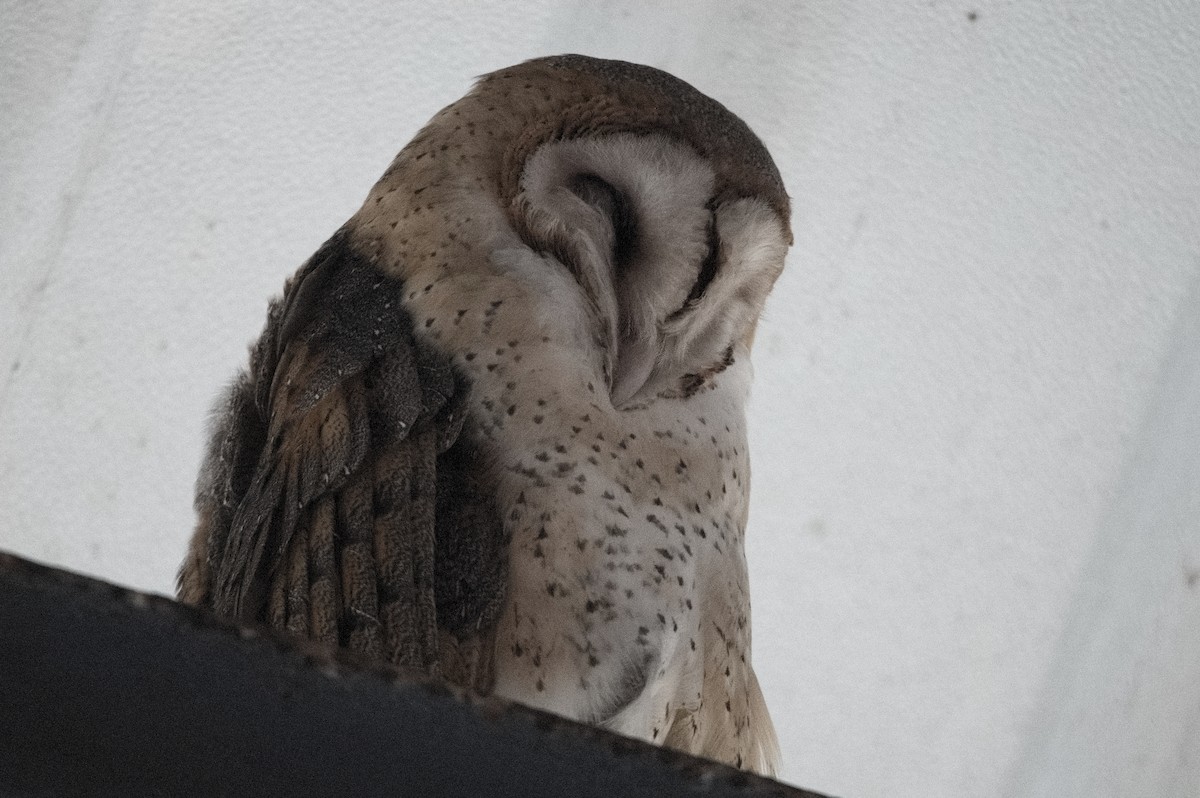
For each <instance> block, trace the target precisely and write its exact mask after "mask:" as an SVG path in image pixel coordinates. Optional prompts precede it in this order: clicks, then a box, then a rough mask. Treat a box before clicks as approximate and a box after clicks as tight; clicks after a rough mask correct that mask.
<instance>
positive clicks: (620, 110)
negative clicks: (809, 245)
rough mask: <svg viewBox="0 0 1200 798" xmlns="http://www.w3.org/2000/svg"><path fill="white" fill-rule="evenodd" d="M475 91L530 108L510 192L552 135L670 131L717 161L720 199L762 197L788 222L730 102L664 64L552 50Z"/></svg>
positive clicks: (511, 162)
mask: <svg viewBox="0 0 1200 798" xmlns="http://www.w3.org/2000/svg"><path fill="white" fill-rule="evenodd" d="M473 95H474V96H475V97H477V98H479V99H481V100H485V101H487V102H489V103H496V102H500V101H502V102H504V103H506V104H510V105H509V107H521V108H522V110H524V109H528V111H529V113H528V114H527V116H526V119H525V120H524V123H523V126H522V128H521V132H520V134H519V136H518V137H517V139H516V140H515V141H514V142H513V146H511V147H510V148H509V149H508V151H507V152H506V153H505V158H504V161H505V163H504V172H503V175H502V178H501V190H502V192H503V194H504V196H505V197H506V198H508V197H512V196H514V195H515V194H516V192H517V184H518V182H519V180H520V175H521V171H522V169H523V167H524V164H525V161H526V160H527V159H528V157H529V156H530V155H531V154H532V153H533V152H534V151H535V150H536V149H537V148H538V147H539V146H541V145H542V144H545V143H547V142H549V141H554V140H565V139H574V138H580V137H585V136H586V137H592V136H601V135H608V134H615V133H635V134H636V133H650V132H654V133H659V134H661V133H664V132H665V133H669V134H671V135H674V136H676V137H677V138H679V139H681V140H683V141H685V142H687V144H688V145H690V146H691V147H692V148H693V149H694V150H695V151H696V152H697V154H699V155H700V156H701V157H703V158H705V159H706V160H708V161H709V162H710V163H711V164H712V165H713V167H714V170H715V171H716V173H717V185H716V195H715V197H714V200H715V202H717V203H720V202H724V201H728V200H732V199H737V198H739V197H758V198H760V199H762V200H763V201H764V202H766V203H767V204H768V205H770V206H771V208H772V209H773V210H774V211H775V212H776V213H777V214H779V217H780V219H782V220H783V222H784V224H785V225H787V224H788V220H789V218H790V205H789V201H788V196H787V192H786V191H785V190H784V186H783V180H782V178H780V175H779V169H778V168H777V167H776V166H775V162H774V161H773V160H772V159H771V156H770V154H769V153H768V152H767V149H766V147H765V146H763V143H762V141H760V140H759V138H758V137H757V136H756V135H754V133H753V132H752V131H751V130H750V128H749V127H748V126H747V125H746V123H745V122H743V121H742V120H741V119H740V118H739V117H738V116H737V115H735V114H734V113H733V112H731V111H730V110H729V109H727V108H726V107H725V106H723V105H721V104H720V103H719V102H717V101H716V100H714V99H712V98H711V97H709V96H708V95H706V94H703V93H701V92H700V91H698V90H697V89H695V88H694V87H693V86H691V85H690V84H688V83H685V82H684V81H682V80H680V79H679V78H677V77H675V76H674V75H671V74H669V73H667V72H663V71H662V70H660V69H655V68H654V67H649V66H644V65H642V64H632V63H629V62H627V61H613V60H606V59H601V58H591V57H589V56H584V55H560V56H551V57H547V58H538V59H534V60H532V61H526V62H524V63H522V64H518V65H516V66H513V67H509V68H507V69H502V70H499V71H497V72H493V73H491V74H490V75H486V76H484V77H483V78H482V79H481V80H480V82H479V84H478V86H477V87H476V89H475V92H473ZM529 100H532V102H529ZM551 104H552V106H553V107H546V106H549V105H551ZM789 235H790V227H789Z"/></svg>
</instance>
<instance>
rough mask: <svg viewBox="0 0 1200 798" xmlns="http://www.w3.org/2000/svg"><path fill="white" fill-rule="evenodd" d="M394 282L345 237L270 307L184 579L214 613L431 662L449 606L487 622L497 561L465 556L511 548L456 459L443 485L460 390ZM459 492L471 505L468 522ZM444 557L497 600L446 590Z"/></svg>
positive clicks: (499, 588)
mask: <svg viewBox="0 0 1200 798" xmlns="http://www.w3.org/2000/svg"><path fill="white" fill-rule="evenodd" d="M402 292H403V283H402V282H401V281H399V280H398V279H396V278H394V277H386V276H384V275H383V274H381V273H380V272H379V271H377V270H376V269H375V268H374V267H373V266H371V264H370V263H368V262H367V260H366V259H365V258H363V257H362V256H360V255H359V254H358V253H357V252H355V251H354V249H353V247H351V246H350V245H349V244H348V243H347V237H346V235H345V234H344V233H339V234H338V235H335V236H334V238H333V239H331V240H330V241H329V242H328V243H327V244H326V245H325V246H323V247H322V248H321V249H320V250H319V251H318V252H317V254H316V255H314V256H313V257H312V258H311V259H309V261H308V262H307V263H306V264H305V265H304V266H303V267H301V269H300V270H299V272H298V273H297V275H296V277H294V278H293V279H292V280H291V281H289V283H288V285H287V286H286V287H285V290H284V296H283V297H282V298H281V299H280V300H278V301H276V302H274V303H272V305H271V308H270V310H269V312H268V318H267V326H266V329H265V330H264V331H263V334H262V336H261V337H260V339H259V341H258V342H257V343H256V345H255V346H254V348H253V349H252V351H251V358H250V368H249V370H248V371H247V372H245V373H243V374H242V375H241V376H240V377H239V378H238V379H237V380H236V381H235V383H234V384H233V386H232V387H231V388H230V390H229V393H228V395H227V398H226V400H225V403H224V405H223V407H222V409H221V411H220V418H219V422H218V424H217V425H216V427H215V429H214V431H213V434H212V438H211V443H210V446H209V453H208V457H207V459H206V462H205V466H204V468H203V470H202V472H201V477H200V480H199V482H198V487H197V499H196V508H197V514H198V522H197V526H196V532H195V535H194V537H193V540H192V544H191V547H190V550H189V554H188V557H187V558H186V560H185V562H184V564H183V567H182V569H181V572H180V576H179V590H180V598H181V599H183V600H184V601H187V602H189V603H192V604H198V605H201V606H208V607H211V608H213V609H215V610H216V611H217V612H219V613H221V614H225V615H229V616H233V617H237V618H240V619H243V620H251V621H260V622H265V623H268V624H270V625H272V626H274V627H276V628H279V629H284V630H287V631H289V632H292V633H295V634H301V635H307V636H310V637H312V638H313V639H316V640H320V641H324V642H328V643H331V644H339V645H343V646H347V647H349V648H351V649H353V650H355V651H358V652H360V653H363V654H366V655H368V656H380V657H384V658H386V659H387V660H388V661H390V662H392V663H395V664H399V665H407V666H413V667H417V668H421V669H423V670H425V671H427V672H432V671H433V670H435V669H436V667H437V661H438V654H439V645H440V644H439V637H438V630H439V626H440V625H442V624H439V617H438V613H439V612H444V613H445V615H446V617H447V620H448V621H450V622H451V623H450V625H451V626H452V627H453V630H454V631H455V632H457V633H461V634H463V635H464V637H467V636H469V635H471V634H476V633H478V631H479V630H480V629H486V628H489V627H490V626H491V623H492V621H493V620H494V615H495V612H496V611H497V610H498V608H499V605H500V601H501V599H502V598H503V594H504V589H505V582H504V579H503V574H504V570H503V568H502V567H497V566H496V565H495V564H494V563H488V567H487V568H486V569H484V570H483V571H482V572H481V573H480V574H479V576H480V579H478V580H476V578H475V577H476V574H474V573H471V572H470V571H468V570H462V569H463V568H470V567H473V566H474V562H475V561H474V560H466V559H464V558H463V557H462V556H461V550H463V549H464V548H466V547H468V546H469V545H474V544H475V543H477V542H481V541H482V542H490V543H489V545H487V546H486V547H485V551H486V553H487V554H488V556H491V557H492V558H493V559H503V558H502V555H501V553H502V548H501V547H502V539H503V533H502V531H501V524H500V520H499V518H498V516H497V515H496V513H495V512H494V510H492V509H491V503H490V498H489V497H488V496H489V494H487V492H486V489H485V488H483V487H482V486H480V485H477V484H468V483H467V481H465V480H464V479H463V478H462V477H461V475H460V474H459V473H458V472H460V471H461V470H462V464H461V462H460V461H461V459H462V456H461V454H458V455H455V456H454V457H451V458H450V459H449V461H448V462H450V463H451V466H450V470H451V473H452V474H454V478H453V479H452V480H450V481H447V482H445V484H441V479H442V478H441V475H440V473H439V469H440V464H441V462H442V459H443V458H442V457H441V456H442V455H443V454H444V453H445V452H447V450H449V449H450V448H451V447H452V446H457V447H458V450H457V451H460V452H461V450H464V449H467V448H470V443H469V441H466V440H465V439H463V440H460V433H461V431H462V428H463V421H464V413H463V410H462V408H463V396H464V394H465V392H466V385H465V383H464V381H463V380H462V378H461V377H460V376H459V375H458V374H457V373H456V372H455V369H454V368H453V366H452V365H451V363H450V362H449V360H448V359H447V358H445V357H443V356H440V355H437V354H435V353H433V352H432V351H431V350H429V349H428V348H427V347H425V346H424V345H422V344H420V343H418V342H417V341H416V340H415V339H414V338H413V336H412V329H411V321H410V319H409V318H408V316H407V314H406V312H405V311H404V309H403V306H402V304H401V302H400V298H401V296H402ZM468 461H469V458H468ZM461 485H465V486H466V487H467V488H469V489H468V490H461V491H460V490H458V486H461ZM459 503H461V506H462V507H469V508H472V510H471V515H470V516H469V520H470V522H471V524H472V525H473V526H471V527H470V528H467V527H466V526H464V525H462V524H460V523H458V522H459V521H461V520H463V518H464V516H456V515H455V512H454V510H453V508H454V507H455V506H456V504H459ZM442 508H446V516H447V518H446V522H441V521H440V520H439V518H438V517H437V513H438V511H439V509H442ZM460 535H461V536H464V537H463V540H457V538H458V537H459V536H460ZM443 549H444V550H445V551H446V552H447V554H446V556H445V557H442V550H443ZM439 558H441V559H443V560H444V562H443V563H442V564H441V565H440V566H439V565H438V562H439ZM456 563H457V565H455V564H456ZM456 568H457V569H458V570H455V569H456ZM447 569H450V570H451V571H452V572H453V575H452V578H451V579H450V580H449V582H452V583H454V584H459V583H474V584H476V585H477V588H478V591H479V592H481V593H486V594H487V599H486V600H482V601H481V600H479V599H478V597H473V598H471V599H470V600H467V599H466V598H465V597H464V594H463V591H462V590H452V591H449V592H448V593H447V595H445V596H443V595H440V594H437V593H436V590H437V588H438V586H439V585H440V584H443V583H446V582H447V579H446V578H444V574H443V573H442V572H444V571H446V570H447ZM435 571H436V572H437V573H438V574H439V576H441V577H443V578H435ZM464 621H466V622H464ZM473 678H474V676H473V672H472V673H464V675H463V680H464V682H469V681H471V680H472V679H473Z"/></svg>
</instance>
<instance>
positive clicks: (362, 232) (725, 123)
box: [179, 55, 791, 774]
mask: <svg viewBox="0 0 1200 798" xmlns="http://www.w3.org/2000/svg"><path fill="white" fill-rule="evenodd" d="M790 243H791V232H790V227H789V203H788V197H787V194H786V193H785V191H784V187H783V184H782V182H781V180H780V176H779V172H778V170H777V169H776V167H775V165H774V163H773V162H772V160H771V158H770V156H769V155H768V153H767V151H766V150H765V148H764V147H763V145H762V143H761V142H760V141H759V140H758V139H757V138H756V137H755V136H754V134H753V133H751V131H750V130H749V129H748V128H747V127H746V125H745V124H744V123H743V122H742V121H741V120H740V119H738V118H737V117H736V116H734V115H733V114H732V113H731V112H730V111H728V110H727V109H725V108H724V107H723V106H722V105H720V104H718V103H717V102H715V101H714V100H712V99H710V98H709V97H707V96H705V95H704V94H701V93H700V92H699V91H697V90H696V89H694V88H692V87H691V86H689V85H688V84H686V83H684V82H682V81H680V80H678V79H676V78H674V77H672V76H670V75H668V74H666V73H664V72H661V71H658V70H656V69H652V68H650V67H645V66H639V65H634V64H629V63H624V62H618V61H605V60H598V59H594V58H587V57H583V56H574V55H572V56H560V57H552V58H543V59H538V60H534V61H529V62H526V63H523V64H520V65H517V66H514V67H511V68H508V69H503V70H500V71H498V72H495V73H492V74H489V75H487V76H485V77H483V78H481V79H480V80H479V81H478V83H477V84H476V85H475V87H474V89H473V90H472V91H471V92H470V93H469V94H467V96H466V97H464V98H463V99H461V100H459V101H458V102H456V103H454V104H452V105H450V106H449V107H447V108H446V109H444V110H443V111H441V112H440V113H439V114H437V115H436V116H435V117H434V118H433V120H432V121H430V123H429V124H428V125H427V126H426V127H425V128H424V129H423V130H422V131H421V132H420V133H419V134H418V135H417V136H416V138H414V139H413V140H412V142H411V143H410V144H409V145H408V146H406V147H405V148H404V149H403V150H402V151H401V152H400V154H399V155H398V156H397V157H396V159H395V160H394V162H393V163H392V164H391V166H390V167H389V168H388V169H387V171H386V172H385V173H384V175H383V177H382V178H381V179H380V180H379V182H378V183H377V184H376V185H375V187H374V188H373V189H372V190H371V192H370V194H369V195H368V196H367V198H366V201H365V202H364V204H363V206H362V207H361V209H360V210H359V211H358V212H357V213H355V214H354V216H353V217H352V218H351V219H350V220H349V221H348V222H347V223H346V224H345V225H344V226H343V227H342V228H341V229H340V230H338V231H337V232H336V233H335V234H334V235H333V237H332V238H331V239H330V240H329V241H328V242H327V243H325V244H324V245H323V246H322V247H321V248H320V249H319V250H318V251H317V253H316V254H315V255H313V257H312V258H310V259H309V260H308V261H307V262H306V263H305V264H304V265H303V266H302V267H301V268H300V270H299V271H298V272H297V274H296V275H295V276H294V277H293V278H292V279H291V280H290V281H289V282H288V284H287V285H286V286H285V289H284V293H283V296H282V297H281V298H280V299H278V300H276V301H274V302H273V303H272V304H271V306H270V309H269V313H268V318H267V323H266V328H265V331H264V332H263V334H262V336H261V338H260V339H259V340H258V342H257V343H256V344H255V345H254V346H253V347H252V349H251V357H250V364H249V368H248V369H247V370H245V371H243V372H242V373H241V374H240V375H239V376H238V378H237V379H236V380H235V382H234V384H233V385H232V386H231V388H230V389H229V390H228V392H227V393H226V395H225V396H224V398H223V400H222V402H221V404H220V406H219V408H218V411H217V413H216V416H215V423H214V429H213V432H212V436H211V443H210V447H209V452H208V455H207V459H206V462H205V464H204V466H203V468H202V470H201V476H200V478H199V481H198V488H197V499H196V508H197V514H198V523H197V528H196V530H195V533H194V536H193V539H192V543H191V546H190V549H189V552H188V555H187V557H186V559H185V561H184V564H183V566H182V568H181V571H180V579H179V589H180V597H181V599H182V600H184V601H185V602H188V603H191V604H196V605H201V606H206V607H210V608H212V609H214V610H215V611H216V612H218V613H221V614H224V615H227V616H231V617H234V618H238V619H243V620H250V621H260V622H265V623H269V624H271V625H273V626H276V627H278V628H280V629H284V630H288V631H291V632H294V633H296V634H300V635H306V636H308V637H311V638H314V639H316V640H319V641H325V642H327V643H330V644H337V645H342V646H346V647H349V648H351V649H354V650H357V651H360V652H363V653H364V654H366V655H369V656H375V657H381V658H384V659H387V660H388V661H390V662H393V663H396V664H398V665H402V666H410V667H416V668H420V669H423V670H425V671H427V672H430V673H435V674H440V675H441V676H443V677H444V678H447V679H449V680H451V681H454V682H457V683H460V684H463V685H466V686H468V687H471V688H473V689H475V690H478V691H480V692H485V693H487V692H494V693H495V694H497V695H500V696H502V697H505V698H509V699H513V700H516V701H519V702H522V703H525V704H527V705H530V706H533V707H537V708H540V709H544V710H548V711H551V712H555V713H558V714H560V715H564V716H567V717H570V718H573V719H577V720H580V721H583V722H587V723H591V724H595V725H599V726H602V727H605V728H608V729H612V730H614V731H616V732H619V733H622V734H625V735H629V736H632V737H636V738H640V739H643V740H646V741H650V742H652V743H658V744H663V745H667V746H670V747H673V748H677V749H681V750H684V751H687V752H691V753H694V754H698V755H702V756H707V757H710V758H714V759H717V760H720V761H724V762H728V763H730V764H733V765H735V766H738V767H742V768H747V769H752V770H755V771H758V772H762V773H767V774H770V773H772V772H773V770H774V768H775V766H776V760H777V757H778V753H777V751H778V747H777V744H776V742H775V734H774V731H773V727H772V724H771V719H770V717H769V715H768V712H767V709H766V705H765V703H764V701H763V697H762V693H761V691H760V689H759V685H758V682H757V679H756V677H755V674H754V671H753V669H752V667H751V659H750V604H749V596H748V586H747V569H746V561H745V555H744V549H743V533H744V528H745V523H746V514H747V506H748V505H747V503H748V489H749V461H748V458H747V452H746V421H745V412H744V408H745V404H746V400H747V393H748V388H749V382H750V362H749V352H750V345H751V342H752V340H753V337H754V329H755V325H756V322H757V319H758V316H759V313H760V311H761V310H762V306H763V303H764V301H765V299H766V297H767V294H768V292H769V291H770V289H771V286H772V285H773V283H774V282H775V279H776V277H777V276H778V275H779V273H780V271H781V269H782V267H783V261H784V255H785V253H786V250H787V248H788V246H789V245H790Z"/></svg>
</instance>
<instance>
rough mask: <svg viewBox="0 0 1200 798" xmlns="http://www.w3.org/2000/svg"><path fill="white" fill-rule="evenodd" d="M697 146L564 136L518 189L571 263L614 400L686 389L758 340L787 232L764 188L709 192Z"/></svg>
mask: <svg viewBox="0 0 1200 798" xmlns="http://www.w3.org/2000/svg"><path fill="white" fill-rule="evenodd" d="M713 185H714V175H713V171H712V168H711V167H710V166H709V164H708V163H707V162H706V161H705V160H703V159H702V158H700V157H699V156H698V155H697V154H696V153H695V152H694V151H693V150H692V149H690V148H689V147H687V146H685V145H682V144H680V143H678V142H676V141H674V140H672V139H670V138H667V137H664V136H658V135H633V134H618V135H612V136H607V137H601V138H592V139H587V140H568V141H555V142H551V143H549V144H546V145H543V146H542V147H541V148H539V149H538V150H537V151H536V152H535V153H534V154H533V156H531V157H530V159H529V161H528V163H527V166H526V168H525V171H524V173H523V176H522V180H521V191H520V193H519V194H518V195H517V197H516V198H515V200H514V202H515V203H516V205H517V211H518V218H519V219H521V221H523V222H524V228H525V229H524V237H525V238H527V239H528V243H529V244H530V245H531V246H533V247H534V248H535V249H541V250H545V251H548V252H549V253H551V255H552V256H553V257H554V258H555V259H556V260H558V261H559V262H560V263H561V264H562V265H563V266H564V267H566V268H567V269H568V270H570V272H571V273H572V274H573V276H574V279H575V281H576V282H577V283H578V285H579V287H580V289H581V290H582V292H583V293H584V295H585V296H586V300H587V304H588V306H589V308H590V310H591V315H592V316H593V321H594V323H595V324H596V325H597V326H598V328H599V332H600V334H599V340H598V341H596V342H595V344H596V347H597V350H598V351H597V352H595V353H594V354H596V355H597V356H598V361H599V367H600V369H601V371H602V372H603V374H602V379H603V381H604V383H605V384H606V385H607V386H608V388H609V392H610V396H611V400H612V403H613V405H614V406H615V407H618V408H629V407H635V406H639V405H641V404H644V403H645V402H647V401H650V400H652V399H654V398H655V397H656V396H659V395H670V394H674V395H686V394H687V393H688V392H689V390H691V389H692V388H689V386H698V385H699V384H700V383H702V382H703V380H704V378H705V377H706V376H707V375H710V374H712V373H715V372H716V371H719V370H721V369H722V368H723V367H724V365H726V364H727V362H728V360H729V357H730V354H731V352H732V351H733V350H734V349H735V348H737V347H738V345H739V344H741V343H743V342H744V343H746V344H747V345H748V343H749V339H750V337H751V336H752V335H753V328H754V323H755V321H756V319H757V318H758V314H759V312H760V311H761V309H762V305H763V302H764V301H765V299H766V296H767V294H768V293H769V291H770V289H771V286H772V285H773V284H774V282H775V279H776V277H778V275H779V273H780V271H781V270H782V268H783V260H784V255H785V253H786V251H787V247H788V240H787V231H786V230H785V229H784V227H783V225H782V224H781V222H780V219H779V217H778V215H777V214H776V213H775V212H774V211H773V210H772V209H771V208H770V207H768V206H767V205H766V204H765V203H764V202H762V201H760V200H758V199H755V198H737V199H732V200H728V201H724V202H720V201H718V200H717V199H716V198H714V196H713Z"/></svg>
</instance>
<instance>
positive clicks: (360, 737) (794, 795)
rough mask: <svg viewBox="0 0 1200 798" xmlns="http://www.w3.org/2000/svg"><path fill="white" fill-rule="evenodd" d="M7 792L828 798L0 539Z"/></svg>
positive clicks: (1, 756)
mask: <svg viewBox="0 0 1200 798" xmlns="http://www.w3.org/2000/svg"><path fill="white" fill-rule="evenodd" d="M0 763H3V764H0V794H3V795H29V796H58V795H120V796H140V795H230V796H232V795H256V796H257V795H288V796H301V795H355V796H367V795H387V796H420V797H421V798H424V797H425V796H451V795H453V796H469V797H471V798H474V796H521V798H530V797H531V796H568V798H588V797H589V796H604V798H611V797H612V796H654V797H655V798H662V796H677V795H678V796H741V797H747V798H748V797H749V796H781V798H782V797H783V796H790V797H791V798H805V797H806V796H807V798H819V796H816V794H815V793H809V792H804V791H802V790H797V789H794V788H791V787H787V786H784V785H782V784H779V783H777V782H773V781H770V780H767V779H761V778H758V777H755V776H751V775H748V774H746V773H742V772H739V771H737V770H734V769H732V768H728V767H725V766H723V765H718V764H715V763H713V762H709V761H707V760H703V759H696V758H693V757H690V756H686V755H684V754H679V753H675V752H671V751H666V750H664V749H661V748H657V747H654V746H650V745H646V744H643V743H640V742H636V741H633V740H629V739H627V738H623V737H619V736H617V735H614V734H610V733H607V732H604V731H601V730H598V729H593V728H589V727H586V726H583V725H580V724H577V723H572V722H570V721H567V720H563V719H561V718H557V717H555V716H553V715H548V714H545V713H541V712H536V711H534V710H531V709H527V708H525V707H521V706H518V705H514V704H510V703H507V702H503V701H500V700H497V699H480V698H477V697H472V696H469V695H467V694H465V693H464V692H462V691H458V690H452V689H450V688H448V687H446V686H444V685H442V684H439V683H437V682H434V681H431V680H429V679H422V678H420V677H415V676H412V675H410V674H406V673H403V672H400V671H397V670H394V669H391V668H387V667H385V666H379V665H376V664H372V663H368V662H364V661H362V660H360V659H356V658H353V657H350V656H347V655H344V654H340V653H339V654H331V653H329V652H328V651H325V650H324V649H320V648H317V647H315V646H312V645H310V644H307V643H305V642H304V641H299V640H293V639H290V638H287V637H284V636H281V635H277V634H274V633H271V632H268V631H265V630H261V629H254V628H246V627H238V626H236V625H233V624H230V623H228V622H226V621H223V620H221V619H218V618H215V617H214V616H212V615H210V614H208V613H206V612H202V611H199V610H196V609H193V608H190V607H185V606H183V605H181V604H178V603H176V602H173V601H170V600H168V599H165V598H162V597H158V596H149V595H145V594H142V593H136V592H133V591H130V590H125V589H123V588H120V587H117V586H115V585H111V584H108V583H106V582H101V581H98V580H95V579H89V578H86V577H83V576H79V575H77V574H72V573H68V572H66V571H60V570H57V569H54V568H47V567H45V566H41V565H36V564H34V563H31V562H28V561H27V560H22V559H20V558H18V557H14V556H11V555H8V554H3V553H0Z"/></svg>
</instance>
